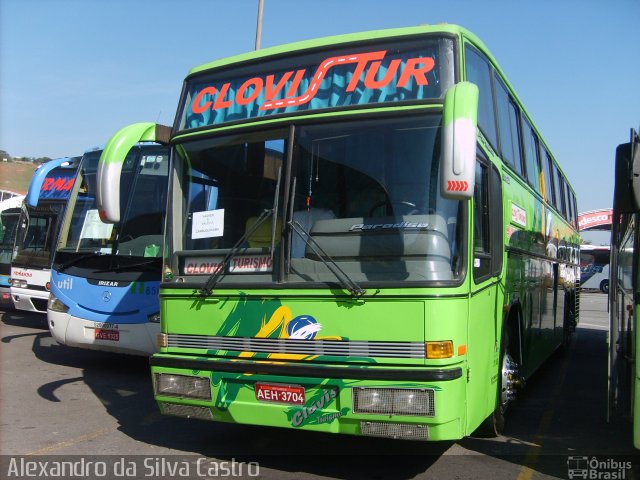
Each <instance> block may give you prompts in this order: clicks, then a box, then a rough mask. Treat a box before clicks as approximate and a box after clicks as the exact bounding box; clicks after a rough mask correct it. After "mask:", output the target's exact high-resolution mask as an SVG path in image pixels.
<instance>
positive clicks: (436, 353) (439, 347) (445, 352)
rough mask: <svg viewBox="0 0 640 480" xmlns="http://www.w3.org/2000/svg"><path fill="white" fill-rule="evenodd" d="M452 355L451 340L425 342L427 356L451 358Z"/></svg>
mask: <svg viewBox="0 0 640 480" xmlns="http://www.w3.org/2000/svg"><path fill="white" fill-rule="evenodd" d="M451 357H453V342H452V341H451V340H443V341H440V342H427V358H434V359H436V358H451Z"/></svg>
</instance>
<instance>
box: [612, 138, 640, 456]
mask: <svg viewBox="0 0 640 480" xmlns="http://www.w3.org/2000/svg"><path fill="white" fill-rule="evenodd" d="M615 178H616V183H615V191H614V196H613V225H612V231H611V264H610V267H611V268H610V272H611V279H610V285H611V288H610V292H609V315H610V324H609V411H608V415H609V416H611V415H617V416H619V417H621V418H631V419H632V425H633V444H634V446H635V447H636V448H640V368H638V367H640V365H639V364H638V348H639V347H640V344H639V343H638V318H639V312H640V136H639V135H638V133H637V132H636V131H633V130H632V131H631V141H630V142H629V143H623V144H622V145H619V146H618V148H617V150H616V177H615Z"/></svg>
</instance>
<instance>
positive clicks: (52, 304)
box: [47, 294, 69, 313]
mask: <svg viewBox="0 0 640 480" xmlns="http://www.w3.org/2000/svg"><path fill="white" fill-rule="evenodd" d="M47 308H48V309H49V310H52V311H54V312H60V313H67V312H68V311H69V307H67V306H66V305H65V304H64V303H62V301H61V300H60V299H59V298H57V297H56V296H55V295H53V294H51V295H49V303H48V304H47Z"/></svg>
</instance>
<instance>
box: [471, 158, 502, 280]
mask: <svg viewBox="0 0 640 480" xmlns="http://www.w3.org/2000/svg"><path fill="white" fill-rule="evenodd" d="M501 182H502V181H501V179H500V174H499V173H498V170H497V169H496V168H495V167H494V166H492V167H491V168H490V167H488V166H487V165H486V164H485V163H481V162H479V161H478V162H476V180H475V192H474V197H473V278H474V280H475V282H476V283H480V282H482V281H484V280H486V279H487V278H488V277H490V276H496V275H499V274H500V272H501V271H502V183H501Z"/></svg>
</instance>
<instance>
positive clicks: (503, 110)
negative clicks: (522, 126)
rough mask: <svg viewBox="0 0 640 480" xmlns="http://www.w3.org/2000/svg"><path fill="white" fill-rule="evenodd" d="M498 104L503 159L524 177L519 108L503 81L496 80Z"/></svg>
mask: <svg viewBox="0 0 640 480" xmlns="http://www.w3.org/2000/svg"><path fill="white" fill-rule="evenodd" d="M496 103H497V105H498V125H499V132H500V147H501V152H502V159H503V160H504V161H505V162H506V163H508V164H509V165H510V166H511V168H513V169H514V170H515V171H516V172H517V173H518V175H520V176H524V172H523V168H522V158H521V155H520V135H519V131H518V130H519V128H518V123H519V122H518V117H519V112H518V107H517V106H516V105H515V103H514V102H513V99H512V98H511V97H510V96H509V93H508V92H507V87H505V86H504V84H503V83H502V81H501V80H499V79H497V80H496Z"/></svg>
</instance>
